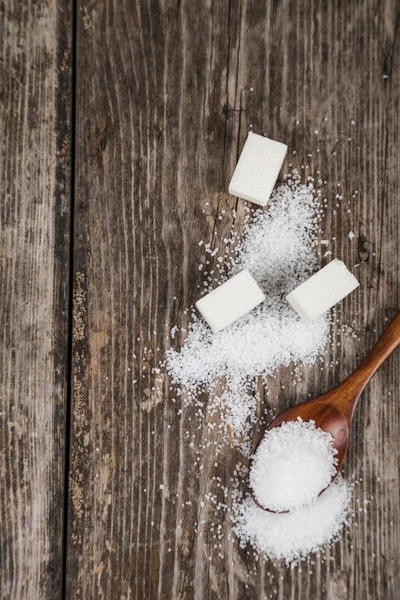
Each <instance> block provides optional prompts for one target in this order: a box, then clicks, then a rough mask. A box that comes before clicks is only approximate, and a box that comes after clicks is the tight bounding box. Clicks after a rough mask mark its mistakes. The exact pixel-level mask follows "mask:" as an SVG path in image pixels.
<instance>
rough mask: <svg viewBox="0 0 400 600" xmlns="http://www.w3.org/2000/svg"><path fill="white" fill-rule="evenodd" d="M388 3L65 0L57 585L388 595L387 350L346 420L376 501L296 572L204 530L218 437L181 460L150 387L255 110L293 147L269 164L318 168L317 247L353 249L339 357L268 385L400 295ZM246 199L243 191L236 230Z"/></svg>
mask: <svg viewBox="0 0 400 600" xmlns="http://www.w3.org/2000/svg"><path fill="white" fill-rule="evenodd" d="M398 18H399V15H398V6H397V4H396V2H394V0H388V1H387V2H386V3H381V2H378V1H373V0H363V1H360V2H351V3H341V4H340V5H339V4H338V3H332V2H324V1H322V0H321V1H318V0H314V1H313V2H297V1H295V0H283V1H282V2H265V3H260V2H257V3H248V2H245V1H242V0H231V1H230V2H228V1H225V2H222V1H218V2H211V0H208V1H204V2H197V3H195V5H194V4H193V2H188V1H187V0H182V1H181V2H177V3H176V2H169V1H168V0H164V1H163V2H157V1H156V0H152V1H151V2H146V1H144V0H136V1H132V2H129V3H128V2H119V1H118V2H117V1H112V0H109V1H108V2H106V3H104V4H99V3H93V2H89V1H85V0H81V1H80V3H79V19H78V46H77V48H78V74H77V76H78V79H77V81H78V90H77V92H78V93H77V114H78V121H77V174H76V175H77V178H76V199H77V204H76V214H75V228H76V235H75V258H76V260H75V272H74V290H75V305H74V311H75V312H74V317H75V320H74V322H75V331H74V403H73V413H72V420H73V429H72V437H71V442H72V454H71V471H70V512H69V526H70V533H71V535H70V540H69V548H68V589H67V592H68V597H71V598H85V599H86V598H137V599H138V600H139V599H140V600H142V599H144V598H146V599H150V598H151V599H152V598H178V597H179V598H218V599H221V598H240V599H241V600H242V599H244V598H264V597H265V598H269V597H273V598H274V597H276V598H279V599H281V600H287V599H288V598H292V599H297V600H303V599H304V598H311V597H315V598H324V599H330V600H331V599H334V600H337V599H344V598H349V597H353V598H363V597H367V598H385V599H386V598H388V599H395V598H396V597H397V587H398V584H399V581H398V573H399V549H398V539H399V510H398V509H399V494H398V485H397V483H396V482H397V479H396V478H397V476H398V467H399V402H398V400H399V383H400V381H399V378H400V368H399V360H398V357H392V359H391V360H390V361H388V363H387V364H386V365H385V366H384V367H383V368H382V370H381V371H380V372H379V374H378V375H376V377H375V379H374V381H373V383H372V384H371V386H370V387H369V391H368V392H367V393H366V394H365V396H364V398H363V402H362V404H361V406H360V409H359V411H358V413H357V416H356V420H355V425H354V432H355V439H354V442H353V445H352V448H351V452H350V456H349V461H348V471H347V472H348V473H349V474H351V473H354V474H355V475H356V476H357V477H362V478H363V481H362V483H361V484H360V486H359V491H358V496H359V497H361V498H364V496H365V497H371V496H373V497H374V501H373V503H372V505H371V509H370V511H369V513H368V516H367V517H365V516H361V517H359V518H358V519H357V521H358V524H357V525H356V524H354V525H353V526H352V527H351V529H350V533H349V535H346V536H344V537H343V539H342V540H341V542H339V543H338V544H337V545H336V546H335V548H334V549H333V550H332V551H331V552H329V553H328V555H327V556H328V561H327V562H326V563H321V562H320V561H319V560H318V561H317V565H316V566H315V567H313V574H309V573H308V569H304V570H303V572H300V571H299V570H297V569H296V570H294V571H293V572H291V571H288V570H285V569H280V568H277V567H275V566H274V565H271V564H267V565H263V564H262V563H257V562H255V561H254V559H253V558H252V557H251V556H249V555H248V554H246V553H245V552H243V551H239V549H238V547H237V544H236V543H235V542H234V541H233V542H228V541H227V537H226V536H225V538H224V541H223V547H222V549H219V548H215V547H214V544H215V540H214V539H213V536H212V535H210V534H209V532H208V525H209V524H210V522H211V521H214V522H215V523H217V524H218V523H221V525H222V526H223V528H224V531H225V533H228V532H229V527H230V524H229V520H228V519H224V516H223V515H222V514H221V515H217V514H215V513H214V512H213V510H212V508H211V507H206V508H205V509H203V510H200V504H199V502H200V500H201V499H202V498H203V496H204V494H205V492H207V491H210V490H213V491H215V488H213V487H212V486H213V482H212V477H213V476H214V475H218V476H219V477H221V479H222V481H223V482H224V483H228V482H229V478H230V476H231V474H232V471H233V468H234V464H235V460H236V456H235V453H234V452H233V451H232V450H230V449H228V448H227V449H226V451H225V454H224V455H223V456H220V457H219V459H218V463H219V466H218V467H214V466H213V463H214V460H213V456H212V454H211V453H210V451H209V450H208V451H207V453H205V455H204V460H203V463H204V464H205V465H206V466H205V468H204V470H203V471H202V472H201V475H199V474H198V473H197V470H196V469H195V468H194V465H193V456H192V454H191V452H190V450H189V447H188V442H187V439H186V431H190V433H191V434H192V433H193V434H194V435H195V441H196V443H197V444H198V443H201V440H202V439H203V436H204V435H205V434H204V433H203V432H202V431H201V430H198V429H197V428H194V427H193V417H194V412H195V411H194V409H193V410H191V409H190V408H184V409H183V411H182V414H179V413H178V408H179V405H178V404H177V403H175V402H174V399H173V394H172V393H169V385H168V381H167V379H165V381H164V390H165V394H164V396H163V397H159V396H157V395H156V394H155V393H154V391H153V390H152V387H153V383H154V377H153V376H152V374H151V368H152V367H153V366H155V365H156V364H157V361H158V360H160V359H162V358H163V356H164V352H165V349H166V348H167V347H168V346H169V344H170V339H169V336H168V332H169V330H170V328H171V326H172V325H175V324H178V325H181V326H182V327H185V325H186V324H187V319H188V316H187V315H185V314H184V312H183V311H184V310H185V309H186V308H187V307H188V306H190V304H192V303H193V302H194V301H195V299H196V298H197V295H198V287H197V286H199V285H200V284H201V274H200V272H199V271H198V270H197V264H198V262H199V258H200V249H199V247H198V244H197V242H198V240H199V239H203V240H204V241H205V242H206V241H210V242H213V241H214V238H215V237H216V236H224V234H225V233H227V232H228V231H229V229H230V227H231V224H232V216H231V208H232V206H233V200H232V199H231V198H229V197H228V196H227V195H226V190H227V184H228V181H229V177H230V175H231V173H232V170H233V166H234V164H235V161H236V159H237V155H238V151H239V148H241V146H242V144H243V141H244V139H245V135H246V132H247V131H248V129H249V127H250V125H253V129H254V130H255V131H257V132H260V133H262V132H266V133H267V134H268V135H269V136H270V137H272V138H275V139H279V140H284V141H287V142H288V143H289V147H290V152H291V153H292V152H294V151H296V154H295V155H293V154H292V156H291V157H290V156H289V158H288V160H287V162H286V169H289V168H290V165H289V163H292V165H293V166H296V167H297V168H298V169H299V170H300V171H301V170H302V165H304V172H307V171H308V169H307V167H306V165H309V171H310V172H313V173H316V170H317V169H319V170H320V171H321V176H322V178H323V179H327V180H328V196H329V205H330V207H331V208H330V209H329V210H328V212H327V215H326V218H325V221H324V225H323V228H324V230H326V231H327V232H328V234H329V235H328V237H329V238H332V237H334V238H335V242H336V245H335V246H334V247H333V248H332V249H333V251H334V253H335V254H336V256H338V257H341V258H343V259H344V260H345V261H346V262H347V263H348V264H349V265H350V266H351V265H354V264H356V263H360V262H361V261H363V262H362V264H361V265H360V267H359V269H360V280H361V282H362V286H361V288H360V290H359V291H357V292H356V293H355V294H353V295H352V296H351V298H349V299H347V300H346V301H345V302H344V304H343V308H342V311H341V316H340V324H342V325H347V326H348V327H351V328H353V329H355V330H356V331H357V333H358V337H357V338H354V337H352V336H351V335H346V333H345V332H343V333H341V334H340V338H338V339H340V341H341V346H337V347H336V348H335V350H334V353H333V355H332V359H333V360H334V361H335V360H337V361H338V364H337V366H336V368H335V369H333V370H326V371H318V369H316V368H314V369H310V370H309V371H308V372H306V373H305V379H304V383H303V385H302V386H300V387H298V388H297V390H296V391H295V392H292V393H291V394H290V396H289V397H287V398H283V397H282V395H280V397H279V401H277V402H276V405H277V406H279V408H280V409H283V408H285V407H286V406H287V405H288V404H289V403H290V402H295V401H298V400H300V399H302V398H304V396H305V395H306V394H307V393H314V394H318V393H321V392H322V391H324V390H326V389H327V388H328V387H329V386H332V385H333V384H334V383H337V382H338V381H339V380H341V379H342V378H343V377H344V376H345V375H347V374H348V373H350V371H351V369H352V368H353V367H355V365H356V364H357V362H358V360H359V358H360V357H361V356H362V355H363V354H364V353H365V352H366V351H367V350H368V349H369V348H370V347H371V345H372V344H373V342H374V341H375V340H376V339H377V337H378V335H379V334H380V333H381V332H382V331H383V329H384V327H385V325H386V319H387V318H390V316H392V315H393V313H394V310H395V309H396V307H397V306H398V301H399V298H398V288H399V272H398V232H399V221H398V218H399V214H398V212H399V203H398V194H399V166H398V165H399V159H400V156H399V145H398V131H399V122H398V113H399V91H400V87H399V58H400V56H399V38H398V22H399V21H398ZM250 88H253V90H251V89H250ZM297 121H299V123H297ZM352 121H354V123H352ZM316 132H318V133H316ZM349 138H351V139H349ZM317 148H318V149H319V152H317ZM310 154H311V156H310ZM337 183H341V190H342V193H343V195H344V196H345V201H342V202H341V203H339V206H338V207H335V200H334V197H335V194H336V193H337V188H336V186H337ZM356 190H357V193H355V191H356ZM347 200H349V203H348V202H347ZM205 202H209V203H210V204H209V206H208V205H206V204H205ZM224 209H225V210H226V213H223V212H222V211H223V210H224ZM203 210H204V211H205V212H203ZM349 210H350V212H349ZM219 216H221V217H222V220H221V221H220V220H219V219H218V217H219ZM243 217H244V211H243V203H241V202H239V203H238V217H237V219H236V221H235V227H236V228H237V229H238V230H240V229H241V227H242V224H243ZM350 230H352V231H354V232H355V234H356V238H355V240H353V242H350V240H349V239H348V232H349V231H350ZM174 298H176V300H175V299H174ZM336 333H339V326H338V331H337V332H335V334H336ZM289 379H290V375H289V374H288V372H287V371H284V370H282V372H281V373H280V377H279V378H278V380H277V382H276V383H275V385H276V389H277V391H278V390H279V384H282V383H283V384H285V383H287V382H288V380H289ZM135 380H137V383H136V384H134V383H133V381H135ZM287 388H288V386H287ZM389 393H390V394H391V395H389ZM377 477H380V480H379V481H378V479H377ZM160 484H164V489H163V490H160V488H159V486H160ZM355 508H357V505H356V504H355ZM201 520H205V521H206V524H205V525H204V526H203V525H202V524H201V523H200V521H201ZM207 524H208V525H207Z"/></svg>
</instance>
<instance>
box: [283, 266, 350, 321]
mask: <svg viewBox="0 0 400 600" xmlns="http://www.w3.org/2000/svg"><path fill="white" fill-rule="evenodd" d="M359 285H360V284H359V283H358V281H357V279H356V278H355V277H354V275H353V274H352V273H350V271H349V270H348V269H347V267H346V265H345V264H344V262H342V261H341V260H338V259H337V258H335V259H334V260H332V261H331V262H330V263H329V264H328V265H326V267H324V268H323V269H321V270H320V271H318V272H317V273H315V275H313V276H312V277H310V278H309V279H307V281H305V282H304V283H302V284H301V285H299V286H298V287H297V288H296V289H294V290H293V292H290V294H288V295H287V296H286V300H287V301H288V302H289V304H290V305H291V306H292V307H293V308H294V310H295V311H296V312H297V313H298V314H299V316H300V317H301V318H302V319H305V320H307V321H313V320H314V319H316V318H317V317H319V316H320V315H322V314H323V313H324V312H326V311H327V310H329V309H330V308H332V306H334V305H335V304H336V303H337V302H340V300H343V298H344V297H345V296H347V295H348V294H350V292H352V291H353V290H355V289H356V288H357V287H358V286H359Z"/></svg>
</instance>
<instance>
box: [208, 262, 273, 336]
mask: <svg viewBox="0 0 400 600" xmlns="http://www.w3.org/2000/svg"><path fill="white" fill-rule="evenodd" d="M263 300H265V296H264V294H263V292H262V290H261V289H260V288H259V287H258V285H257V282H256V281H255V280H254V279H253V277H252V276H251V275H250V273H249V272H248V270H247V269H245V270H244V271H241V272H240V273H238V274H237V275H235V276H234V277H232V278H231V279H228V281H226V282H225V283H223V284H222V285H220V286H219V287H217V288H216V289H215V290H213V291H212V292H210V293H209V294H207V295H206V296H204V297H203V298H201V299H200V300H198V301H197V302H196V307H197V308H198V310H199V311H200V313H201V314H202V316H203V317H204V319H205V320H206V321H207V323H208V324H209V326H210V327H211V329H212V332H213V333H218V331H221V329H224V327H228V325H231V324H232V323H234V322H235V321H237V320H238V319H240V317H243V315H245V314H246V313H248V312H250V311H251V310H252V309H253V308H255V307H256V306H257V305H258V304H260V303H261V302H262V301H263Z"/></svg>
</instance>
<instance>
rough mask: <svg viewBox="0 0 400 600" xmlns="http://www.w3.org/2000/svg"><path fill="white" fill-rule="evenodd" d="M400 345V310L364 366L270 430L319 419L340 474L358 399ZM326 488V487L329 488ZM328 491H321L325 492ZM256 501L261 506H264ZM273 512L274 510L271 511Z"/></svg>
mask: <svg viewBox="0 0 400 600" xmlns="http://www.w3.org/2000/svg"><path fill="white" fill-rule="evenodd" d="M399 344H400V312H398V313H397V315H396V316H395V318H394V319H393V321H392V322H391V323H390V325H389V327H388V328H387V329H386V331H385V333H384V334H383V335H382V337H381V338H380V339H379V341H378V342H377V344H376V346H375V347H374V348H373V349H372V350H371V352H370V353H369V354H368V355H367V356H366V357H365V358H364V360H363V361H362V363H361V365H360V366H359V367H358V369H356V370H355V371H354V373H352V375H350V377H348V378H347V379H346V380H345V381H344V382H343V383H341V384H340V385H339V386H338V387H336V388H335V389H333V390H332V391H330V392H327V393H326V394H323V395H322V396H319V397H318V398H314V399H313V400H307V402H303V403H302V404H298V405H297V406H293V407H292V408H289V410H285V412H283V413H281V414H280V415H278V416H277V417H276V418H275V419H274V420H273V421H272V423H270V424H269V426H268V427H267V429H266V431H269V430H270V429H273V428H274V427H279V426H280V425H281V424H282V423H283V422H285V421H296V420H297V419H298V418H299V417H300V418H301V419H302V420H303V421H315V425H316V426H317V427H320V428H321V429H323V430H324V431H328V432H329V433H331V434H332V436H333V437H334V439H335V442H334V445H335V448H336V450H337V452H338V453H337V459H338V462H337V467H336V469H337V470H336V474H335V475H334V477H333V478H332V479H334V478H335V477H336V475H337V474H338V472H339V471H340V469H341V468H342V465H343V463H344V459H345V458H346V454H347V450H348V448H349V443H350V429H351V422H352V419H353V415H354V410H355V408H356V406H357V402H358V399H359V398H360V396H361V393H362V392H363V390H364V388H365V386H366V385H367V383H368V382H369V380H370V379H371V377H372V376H373V375H374V374H375V373H376V371H377V370H378V369H379V367H380V366H381V365H382V363H383V362H384V361H385V360H386V359H387V358H388V356H390V354H391V353H392V352H393V351H394V350H395V349H396V348H397V346H398V345H399ZM262 439H263V436H262V437H261V438H260V440H259V442H258V444H257V446H256V448H255V449H257V448H258V446H259V444H260V443H261V441H262ZM325 489H326V488H325ZM323 491H324V490H321V493H322V492H323ZM252 496H253V499H254V501H255V502H256V504H257V505H258V506H260V508H264V510H266V509H265V507H263V506H261V505H260V504H259V502H257V499H256V498H255V497H254V494H253V492H252ZM270 512H273V511H270Z"/></svg>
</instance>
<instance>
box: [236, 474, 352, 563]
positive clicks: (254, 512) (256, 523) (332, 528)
mask: <svg viewBox="0 0 400 600" xmlns="http://www.w3.org/2000/svg"><path fill="white" fill-rule="evenodd" d="M350 498H351V489H350V486H349V485H348V484H347V483H346V482H345V481H344V480H343V479H342V477H340V476H338V477H337V478H336V479H335V481H334V482H333V483H332V484H331V485H330V486H329V488H328V489H327V490H326V491H325V492H324V493H323V494H321V496H319V497H318V498H317V499H316V500H315V501H314V502H313V503H312V504H310V505H308V506H305V507H303V508H300V509H298V510H297V511H294V512H289V513H286V514H275V513H271V512H268V511H265V510H263V509H261V508H259V507H258V506H257V505H256V504H255V502H254V501H253V500H252V498H251V497H246V498H245V499H241V498H240V497H238V498H236V500H235V502H234V514H235V517H234V520H235V526H234V531H235V533H236V535H237V536H238V538H239V543H240V545H241V547H245V546H246V545H247V544H250V545H251V546H252V548H253V549H254V550H255V551H256V552H257V553H261V554H263V555H264V557H266V558H270V559H283V560H284V561H285V563H286V565H288V566H289V565H291V566H294V565H295V564H296V563H297V562H299V561H300V560H301V559H304V558H306V557H307V556H308V555H309V554H310V553H313V552H317V551H318V550H319V549H320V548H321V547H322V546H325V545H327V544H329V543H331V542H333V541H335V540H336V539H337V538H338V537H339V534H340V532H341V530H342V528H343V526H344V525H345V523H346V522H348V518H349V503H350Z"/></svg>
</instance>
